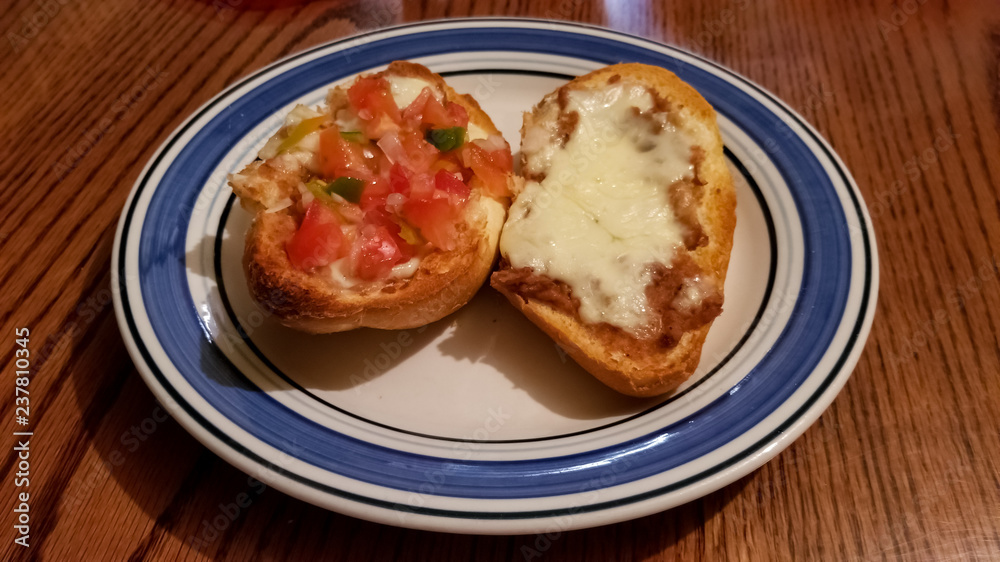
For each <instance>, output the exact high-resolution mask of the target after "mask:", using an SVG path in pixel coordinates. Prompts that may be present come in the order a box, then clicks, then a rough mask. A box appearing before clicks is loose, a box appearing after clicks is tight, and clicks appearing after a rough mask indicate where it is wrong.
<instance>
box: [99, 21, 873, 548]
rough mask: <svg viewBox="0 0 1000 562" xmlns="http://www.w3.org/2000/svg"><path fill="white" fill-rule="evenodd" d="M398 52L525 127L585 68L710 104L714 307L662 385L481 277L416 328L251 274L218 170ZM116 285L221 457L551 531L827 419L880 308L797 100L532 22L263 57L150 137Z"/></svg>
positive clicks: (703, 481)
mask: <svg viewBox="0 0 1000 562" xmlns="http://www.w3.org/2000/svg"><path fill="white" fill-rule="evenodd" d="M395 59H410V60H415V61H417V62H420V63H422V64H425V65H427V66H428V67H430V68H431V69H432V70H435V71H437V72H439V73H441V74H443V75H444V76H445V77H446V79H447V80H448V81H449V83H451V84H452V85H453V86H454V87H455V88H456V89H457V90H459V91H462V92H465V93H470V94H472V95H473V96H475V97H476V98H477V99H478V100H479V101H480V103H481V104H482V105H483V107H484V109H485V110H486V111H487V112H488V113H489V114H490V115H491V116H492V117H493V118H494V120H495V121H496V122H497V124H498V126H499V128H500V129H501V131H502V132H503V133H504V135H505V136H506V138H507V139H508V140H509V141H511V144H512V146H515V147H516V146H517V145H518V138H519V137H518V130H519V127H520V115H521V113H522V112H523V111H525V110H527V109H529V108H530V107H531V106H532V105H533V104H534V103H536V102H537V101H538V100H539V99H541V97H542V96H543V95H544V94H545V93H547V92H549V91H551V90H553V89H555V88H556V87H557V86H558V85H559V84H561V83H563V82H565V81H566V80H568V79H570V78H571V77H573V76H576V75H579V74H582V73H585V72H588V71H590V70H593V69H595V68H598V67H601V66H604V65H606V64H611V63H616V62H621V61H636V62H643V63H648V64H655V65H659V66H662V67H665V68H667V69H669V70H671V71H673V72H675V73H676V74H678V75H679V76H680V77H681V78H683V79H684V80H686V81H687V82H689V83H690V84H692V85H693V86H694V87H695V88H696V89H698V90H699V91H700V92H701V93H702V94H703V95H704V96H705V98H707V99H708V101H709V102H710V103H712V104H713V105H714V106H715V108H716V109H717V111H718V114H719V126H720V129H721V131H722V135H723V138H724V141H725V143H726V156H727V158H728V160H729V164H730V166H731V168H732V170H733V173H734V176H735V177H736V179H737V198H738V211H737V232H736V242H735V244H734V247H733V258H732V264H731V266H730V273H729V276H728V280H727V282H726V289H725V290H726V306H725V311H724V312H723V314H722V315H721V316H720V317H719V318H718V319H717V320H716V322H715V325H714V327H713V329H712V332H711V334H710V335H709V338H708V341H707V342H706V344H705V348H704V352H703V357H702V361H701V365H700V366H699V368H698V371H697V373H696V374H695V376H693V377H692V379H691V380H690V381H688V383H687V384H685V385H684V386H683V387H682V388H680V389H678V391H676V392H674V393H673V394H671V395H668V396H664V397H660V398H655V399H642V400H640V399H631V398H626V397H623V396H620V395H617V394H615V393H614V392H612V391H610V390H608V389H606V388H604V387H603V386H602V385H600V384H599V383H597V382H596V381H595V380H594V379H593V378H592V377H590V376H589V375H587V374H586V373H585V372H583V371H582V370H581V369H580V368H579V367H578V366H577V365H576V364H575V363H573V362H572V361H571V360H569V359H567V357H566V356H565V354H563V353H562V350H560V349H559V348H558V347H557V346H555V345H554V344H553V343H552V341H551V340H549V339H548V338H547V337H546V336H544V335H543V334H542V333H541V332H540V331H539V330H537V329H536V328H535V327H534V326H532V325H531V324H530V323H529V322H527V321H526V320H524V319H523V318H522V317H521V316H520V315H519V314H518V313H516V312H515V311H514V310H513V308H512V307H510V306H509V305H507V304H506V303H505V301H504V300H503V299H502V298H501V297H500V296H498V294H497V293H495V292H493V291H492V289H489V288H488V287H487V288H484V289H483V290H482V291H480V292H479V294H478V295H477V296H476V297H475V299H474V300H473V302H472V303H470V304H469V305H468V306H466V307H465V308H463V309H461V310H460V311H459V312H457V313H455V314H454V315H452V316H450V317H448V318H445V319H444V320H441V321H439V322H437V323H434V324H432V325H430V326H427V327H425V328H420V329H415V330H404V331H398V332H390V331H379V330H357V331H354V332H348V333H343V334H333V335H327V336H306V335H303V334H299V333H296V332H293V331H290V330H287V329H284V328H282V327H281V326H280V325H278V324H277V323H276V322H275V321H274V319H273V318H270V317H269V316H268V313H267V312H266V311H264V310H263V309H261V308H259V307H257V306H256V305H255V304H254V303H253V302H252V300H251V299H250V298H249V296H248V294H247V290H246V286H245V281H244V279H243V275H242V272H241V268H240V260H241V254H242V239H243V233H244V231H245V229H246V227H247V225H248V224H249V217H248V216H247V214H246V213H245V212H244V211H243V210H242V209H241V208H240V206H239V205H238V204H236V203H235V201H234V197H233V196H232V194H231V192H230V190H229V188H228V187H227V185H226V176H227V174H229V173H232V172H235V171H238V170H239V169H241V168H242V167H243V166H244V165H245V164H246V163H247V162H249V161H251V160H252V159H253V158H254V155H255V154H256V152H257V150H258V149H259V148H260V147H261V146H262V145H263V143H264V142H265V140H266V139H267V138H268V137H269V136H270V135H271V134H272V133H273V132H274V131H276V130H277V129H278V127H279V126H280V124H281V122H282V119H283V116H284V114H285V113H286V112H287V111H288V110H289V109H290V108H291V107H293V106H294V105H295V104H297V103H305V104H309V105H315V104H318V103H320V102H322V100H323V98H324V93H325V91H326V90H327V88H328V87H329V86H331V85H332V84H337V83H342V82H347V81H350V80H351V79H352V78H353V77H354V76H355V75H356V74H358V73H363V72H372V71H378V70H379V69H381V68H383V67H384V66H385V65H387V64H388V63H389V62H390V61H392V60H395ZM112 267H113V270H114V275H113V279H114V283H115V291H114V294H115V306H116V313H117V318H118V321H119V323H120V326H121V329H122V334H123V336H124V339H125V342H126V344H127V346H128V349H129V351H130V353H131V354H132V357H133V358H134V360H135V363H136V365H137V367H138V370H139V372H140V373H141V374H142V376H143V377H144V379H145V380H146V382H147V383H148V385H149V387H150V388H151V389H152V390H153V392H154V394H155V395H156V397H157V398H158V399H159V400H160V401H161V402H162V403H163V404H164V405H165V407H166V408H167V409H168V410H169V411H170V413H171V415H173V416H174V417H175V418H176V419H177V420H178V421H179V422H180V423H181V424H182V425H183V426H184V427H185V428H186V429H187V430H188V431H189V432H191V433H192V434H193V435H194V436H195V437H196V438H198V439H199V440H200V441H201V442H202V443H204V444H205V445H206V446H208V447H209V448H210V449H212V450H213V451H215V452H216V453H218V454H219V455H220V456H222V457H223V458H225V459H226V460H227V461H229V462H231V463H232V464H234V465H236V466H237V467H239V468H240V469H242V470H243V471H245V472H247V473H248V474H250V475H251V476H253V477H255V478H258V479H259V480H261V481H263V482H266V483H267V484H269V485H272V486H274V487H276V488H279V489H281V490H283V491H284V492H286V493H288V494H291V495H293V496H296V497H298V498H301V499H303V500H306V501H308V502H312V503H314V504H316V505H319V506H323V507H325V508H328V509H331V510H335V511H339V512H342V513H346V514H349V515H353V516H356V517H360V518H364V519H369V520H372V521H378V522H382V523H387V524H392V525H399V526H404V527H412V528H420V529H430V530H438V531H449V532H461V533H533V532H552V531H561V530H567V529H575V528H582V527H589V526H594V525H601V524H607V523H612V522H616V521H621V520H625V519H630V518H634V517H639V516H642V515H646V514H650V513H654V512H658V511H661V510H664V509H667V508H670V507H673V506H676V505H679V504H682V503H684V502H687V501H690V500H692V499H695V498H698V497H700V496H703V495H704V494H707V493H709V492H711V491H713V490H716V489H718V488H720V487H722V486H724V485H726V484H728V483H730V482H732V481H734V480H736V479H737V478H739V477H741V476H743V475H745V474H747V473H749V472H751V471H752V470H754V469H755V468H757V467H758V466H760V465H761V464H763V463H764V462H765V461H767V460H768V459H770V458H771V457H773V456H774V455H776V454H777V453H778V452H779V451H781V450H782V449H783V448H784V447H786V446H788V444H789V443H791V442H792V441H793V440H794V439H795V438H796V437H797V436H798V435H800V434H801V433H802V432H803V431H805V429H806V428H807V427H808V426H809V425H810V424H811V423H812V422H813V421H815V420H816V418H817V417H819V415H820V414H821V413H822V411H823V410H824V409H825V408H826V407H827V405H829V404H830V402H831V401H832V400H833V398H834V396H835V395H836V394H837V392H838V391H839V389H840V388H841V387H842V386H843V385H844V383H845V382H846V380H847V379H848V377H849V376H850V373H851V370H852V369H853V367H854V365H855V363H856V362H857V359H858V356H859V354H860V353H861V349H862V345H863V343H864V341H865V339H866V337H867V334H868V330H869V327H870V325H871V321H872V316H873V314H874V308H875V297H876V287H877V270H878V269H877V257H876V253H875V246H874V240H873V236H872V229H871V222H870V219H869V217H868V216H867V213H866V210H865V206H864V203H863V201H862V199H861V196H860V194H859V193H858V190H857V187H856V186H855V184H854V182H853V181H852V179H851V177H850V175H849V174H848V172H847V170H846V169H845V168H844V165H843V163H841V161H840V160H839V159H838V158H837V156H836V155H835V154H834V152H833V151H832V150H831V148H830V147H829V145H828V144H827V143H826V142H824V141H823V139H822V138H820V136H819V135H818V134H817V133H816V131H815V130H813V128H812V127H810V126H809V125H808V124H807V123H806V122H805V121H804V120H803V119H802V118H801V117H799V116H798V115H796V114H795V113H794V112H793V111H792V110H790V109H789V108H788V107H787V106H786V105H784V104H783V103H782V102H780V101H779V100H777V99H776V98H775V97H774V96H773V95H771V94H769V93H768V92H766V91H765V90H763V89H762V88H760V87H759V86H757V85H755V84H753V83H751V82H749V81H748V80H746V79H744V78H742V77H740V76H738V75H736V74H734V73H733V72H731V71H729V70H726V69H725V68H722V67H720V66H718V65H716V64H714V63H712V62H710V61H707V60H704V59H701V58H698V57H697V56H694V55H692V54H690V53H686V52H683V51H680V50H677V49H675V48H671V47H668V46H665V45H662V44H659V43H655V42H652V41H648V40H645V39H641V38H638V37H634V36H630V35H624V34H621V33H616V32H613V31H609V30H606V29H600V28H594V27H586V26H581V25H573V24H568V23H557V22H552V21H542V20H520V19H471V20H449V21H437V22H428V23H421V24H414V25H404V26H400V27H394V28H388V29H383V30H380V31H377V32H373V33H369V34H366V35H361V36H357V37H351V38H348V39H344V40H341V41H337V42H334V43H330V44H326V45H322V46H319V47H316V48H314V49H311V50H308V51H305V52H303V53H300V54H297V55H295V56H292V57H290V58H288V59H285V60H283V61H280V62H278V63H276V64H274V65H272V66H270V67H267V68H265V69H263V70H261V71H259V72H257V73H256V74H253V75H252V76H249V77H247V78H245V79H243V80H242V81H240V82H239V83H237V84H234V85H233V86H232V87H230V88H228V89H227V90H226V91H224V92H222V93H221V94H219V95H218V96H216V97H215V98H214V99H212V100H211V101H209V102H208V103H207V104H205V105H204V106H203V107H202V108H200V109H199V110H198V111H197V112H196V113H195V114H194V115H192V116H191V117H190V118H189V119H188V120H187V121H186V122H185V123H183V124H182V125H181V126H180V127H179V128H178V129H177V130H176V131H175V132H174V133H173V134H172V135H171V136H170V138H169V139H168V140H167V141H166V142H165V143H164V144H163V146H162V147H160V149H159V151H158V152H157V153H156V155H155V156H154V157H153V158H152V159H151V161H150V162H149V163H148V164H147V166H146V168H145V169H144V170H143V172H142V174H141V175H140V177H139V179H138V180H137V182H136V184H135V186H134V188H133V190H132V193H131V195H130V197H129V199H128V201H127V203H126V205H125V208H124V211H123V213H122V217H121V220H120V223H119V227H118V232H117V237H116V240H115V252H114V257H113V264H112Z"/></svg>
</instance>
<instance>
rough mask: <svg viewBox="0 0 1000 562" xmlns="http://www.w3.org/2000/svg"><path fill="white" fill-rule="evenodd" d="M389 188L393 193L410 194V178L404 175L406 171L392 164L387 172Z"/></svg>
mask: <svg viewBox="0 0 1000 562" xmlns="http://www.w3.org/2000/svg"><path fill="white" fill-rule="evenodd" d="M389 186H390V187H391V188H392V192H393V193H402V194H403V195H409V194H410V178H409V177H407V175H406V170H405V169H404V168H403V167H402V166H401V165H399V164H393V165H392V168H391V169H390V170H389Z"/></svg>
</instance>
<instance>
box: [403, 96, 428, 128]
mask: <svg viewBox="0 0 1000 562" xmlns="http://www.w3.org/2000/svg"><path fill="white" fill-rule="evenodd" d="M432 96H433V94H431V89H430V88H424V89H423V90H420V94H418V95H417V97H415V98H413V101H411V102H410V105H408V106H406V109H404V110H403V112H402V115H403V120H404V121H406V122H407V123H408V124H410V125H411V126H415V125H419V124H420V122H421V121H423V118H424V106H425V105H427V100H428V99H430V98H431V97H432Z"/></svg>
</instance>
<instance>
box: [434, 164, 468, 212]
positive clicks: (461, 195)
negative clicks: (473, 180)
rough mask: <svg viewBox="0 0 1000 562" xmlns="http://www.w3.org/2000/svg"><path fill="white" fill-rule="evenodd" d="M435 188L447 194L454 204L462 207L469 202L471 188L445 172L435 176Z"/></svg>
mask: <svg viewBox="0 0 1000 562" xmlns="http://www.w3.org/2000/svg"><path fill="white" fill-rule="evenodd" d="M434 187H435V188H437V189H439V190H440V191H443V192H445V193H447V194H448V198H449V199H450V200H451V202H452V203H453V204H458V205H461V204H464V203H465V202H466V201H468V200H469V186H467V185H465V182H463V181H462V180H461V179H459V178H457V177H455V175H454V174H451V173H449V172H447V171H445V170H441V171H439V172H438V173H437V174H435V175H434Z"/></svg>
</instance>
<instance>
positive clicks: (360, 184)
mask: <svg viewBox="0 0 1000 562" xmlns="http://www.w3.org/2000/svg"><path fill="white" fill-rule="evenodd" d="M364 188H365V181H364V180H359V179H358V178H349V177H347V176H343V177H339V178H337V179H335V180H333V181H332V182H330V183H329V184H327V186H326V187H325V188H323V191H325V192H327V193H330V194H333V193H336V194H337V195H339V196H341V197H343V198H344V199H346V200H347V201H350V202H351V203H358V202H360V201H361V191H362V190H363V189H364Z"/></svg>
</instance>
